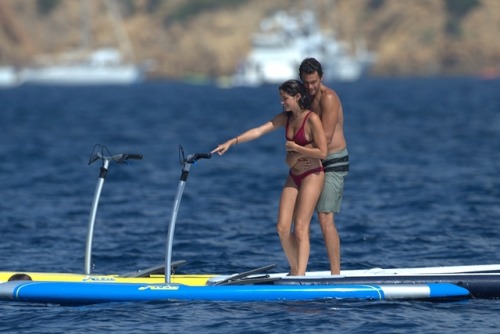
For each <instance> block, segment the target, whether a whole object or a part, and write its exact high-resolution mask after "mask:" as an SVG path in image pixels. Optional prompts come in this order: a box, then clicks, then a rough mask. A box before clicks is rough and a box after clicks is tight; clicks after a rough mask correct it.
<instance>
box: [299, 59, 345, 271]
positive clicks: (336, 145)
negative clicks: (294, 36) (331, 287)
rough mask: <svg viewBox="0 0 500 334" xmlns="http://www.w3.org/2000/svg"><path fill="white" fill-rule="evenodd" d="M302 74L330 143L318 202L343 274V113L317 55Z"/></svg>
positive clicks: (333, 262) (334, 261)
mask: <svg viewBox="0 0 500 334" xmlns="http://www.w3.org/2000/svg"><path fill="white" fill-rule="evenodd" d="M299 76H300V79H301V80H302V82H303V83H304V85H305V87H306V89H307V92H308V95H309V97H310V100H311V105H312V111H314V112H315V113H317V114H318V115H319V117H320V118H321V122H322V124H323V129H324V131H325V135H326V142H327V144H328V147H327V149H328V156H327V157H326V159H325V160H324V161H323V167H324V168H325V182H324V186H323V191H322V193H321V196H320V198H319V200H318V203H317V205H316V211H317V212H318V220H319V223H320V225H321V231H322V232H323V238H324V239H325V246H326V251H327V253H328V259H329V260H330V271H331V274H332V275H339V274H340V239H339V235H338V232H337V229H336V227H335V218H334V214H335V213H337V212H340V204H341V202H342V194H343V190H344V177H345V176H346V175H347V173H348V172H349V155H348V152H347V143H346V140H345V137H344V113H343V110H342V104H341V102H340V99H339V97H338V96H337V94H336V93H335V91H334V90H332V89H331V88H328V87H327V86H325V85H324V84H323V82H322V79H323V69H322V67H321V64H320V63H319V62H318V61H317V60H316V59H314V58H306V59H304V60H303V61H302V63H301V65H300V68H299Z"/></svg>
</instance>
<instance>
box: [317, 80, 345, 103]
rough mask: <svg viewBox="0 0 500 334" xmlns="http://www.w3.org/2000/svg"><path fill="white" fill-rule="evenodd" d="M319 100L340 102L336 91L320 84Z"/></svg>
mask: <svg viewBox="0 0 500 334" xmlns="http://www.w3.org/2000/svg"><path fill="white" fill-rule="evenodd" d="M321 100H322V101H323V102H326V101H328V102H334V103H340V99H339V96H338V95H337V92H335V91H334V90H333V89H332V88H330V87H328V86H326V85H324V84H323V85H322V86H321Z"/></svg>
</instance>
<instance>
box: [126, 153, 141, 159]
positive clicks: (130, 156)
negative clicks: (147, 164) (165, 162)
mask: <svg viewBox="0 0 500 334" xmlns="http://www.w3.org/2000/svg"><path fill="white" fill-rule="evenodd" d="M124 155H125V160H126V159H134V160H141V159H142V157H143V155H142V154H135V153H130V154H124Z"/></svg>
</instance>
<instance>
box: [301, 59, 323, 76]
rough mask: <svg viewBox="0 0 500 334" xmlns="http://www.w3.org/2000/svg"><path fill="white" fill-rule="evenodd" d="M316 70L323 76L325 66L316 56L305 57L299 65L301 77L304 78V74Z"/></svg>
mask: <svg viewBox="0 0 500 334" xmlns="http://www.w3.org/2000/svg"><path fill="white" fill-rule="evenodd" d="M314 72H318V75H319V77H320V78H322V77H323V68H322V67H321V64H320V62H319V61H317V60H316V59H314V58H306V59H304V60H303V61H302V63H301V64H300V67H299V78H302V74H313V73H314Z"/></svg>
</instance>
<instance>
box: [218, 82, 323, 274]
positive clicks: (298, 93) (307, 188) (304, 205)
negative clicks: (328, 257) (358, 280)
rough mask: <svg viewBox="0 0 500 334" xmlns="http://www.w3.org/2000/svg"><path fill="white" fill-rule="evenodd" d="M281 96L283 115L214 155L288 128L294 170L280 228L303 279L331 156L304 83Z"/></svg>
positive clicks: (284, 88) (287, 87)
mask: <svg viewBox="0 0 500 334" xmlns="http://www.w3.org/2000/svg"><path fill="white" fill-rule="evenodd" d="M279 93H280V97H281V105H282V106H283V112H281V113H279V114H278V115H276V116H275V117H274V118H273V119H272V120H271V121H269V122H266V123H264V124H263V125H261V126H258V127H256V128H253V129H250V130H248V131H246V132H244V133H242V134H240V135H238V136H236V137H235V138H233V139H230V140H228V141H226V142H225V143H224V144H221V145H219V146H217V148H215V149H214V150H213V151H212V153H215V152H217V153H218V154H219V155H222V154H224V153H226V151H227V150H228V149H229V148H230V147H231V146H233V145H236V144H239V143H244V142H248V141H251V140H254V139H257V138H259V137H261V136H263V135H265V134H267V133H269V132H271V131H274V130H276V129H278V128H280V127H284V128H285V132H286V133H285V137H286V144H285V149H286V152H287V155H286V163H287V164H288V165H289V166H290V171H289V173H288V178H287V180H286V182H285V185H284V186H283V190H282V193H281V199H280V205H279V212H278V223H277V227H276V228H277V231H278V234H279V237H280V241H281V246H282V247H283V250H284V252H285V254H286V257H287V259H288V263H289V264H290V275H299V276H303V275H305V273H306V269H307V262H308V260H309V252H310V243H309V226H310V223H311V218H312V215H313V213H314V208H315V206H316V202H317V201H318V198H319V195H320V193H321V190H322V188H323V180H324V172H323V166H322V165H321V159H324V158H325V157H326V154H327V145H326V136H325V133H324V131H323V126H322V124H321V120H320V118H319V116H318V115H316V114H315V113H313V112H311V111H310V110H309V109H310V102H309V98H308V97H307V92H306V89H305V87H304V85H303V84H302V83H301V82H300V81H298V80H288V81H285V82H284V83H283V84H281V85H280V86H279ZM299 159H300V160H307V161H309V168H307V169H306V170H300V169H299V170H297V169H295V168H294V166H295V164H296V163H297V161H299ZM292 223H293V224H294V232H293V233H292Z"/></svg>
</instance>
